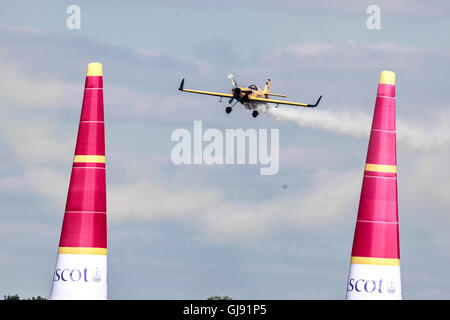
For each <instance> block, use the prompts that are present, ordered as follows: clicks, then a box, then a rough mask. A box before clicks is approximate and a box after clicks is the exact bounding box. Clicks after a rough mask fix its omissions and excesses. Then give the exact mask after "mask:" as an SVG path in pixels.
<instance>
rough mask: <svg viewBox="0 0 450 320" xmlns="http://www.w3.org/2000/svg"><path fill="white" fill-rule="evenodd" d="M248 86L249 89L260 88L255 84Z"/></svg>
mask: <svg viewBox="0 0 450 320" xmlns="http://www.w3.org/2000/svg"><path fill="white" fill-rule="evenodd" d="M248 88H249V89H252V90H259V89H258V87H257V86H255V85H254V84H252V85H250V86H248Z"/></svg>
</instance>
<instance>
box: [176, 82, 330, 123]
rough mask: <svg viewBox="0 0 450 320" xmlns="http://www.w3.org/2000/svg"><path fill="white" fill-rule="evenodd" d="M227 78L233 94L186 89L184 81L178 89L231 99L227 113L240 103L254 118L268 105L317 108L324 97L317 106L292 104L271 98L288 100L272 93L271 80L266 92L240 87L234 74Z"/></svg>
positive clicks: (251, 87) (265, 89)
mask: <svg viewBox="0 0 450 320" xmlns="http://www.w3.org/2000/svg"><path fill="white" fill-rule="evenodd" d="M227 78H228V79H229V80H230V82H231V84H232V86H233V88H232V89H231V93H220V92H211V91H201V90H192V89H185V88H184V79H183V80H181V83H180V87H179V88H178V90H180V91H184V92H191V93H197V94H205V95H210V96H217V97H220V101H222V98H229V100H228V102H227V107H226V108H225V112H226V113H230V112H231V111H232V109H233V107H234V106H235V105H236V103H238V102H240V103H241V104H242V105H243V106H244V107H245V109H247V110H253V112H252V116H253V118H256V117H257V116H258V114H259V112H260V111H261V109H260V108H259V106H261V105H265V106H266V109H267V108H268V106H267V104H268V103H273V104H276V107H278V105H280V104H284V105H290V106H298V107H307V108H314V107H317V105H318V104H319V102H320V99H322V96H320V97H319V99H317V102H316V103H315V104H307V103H300V102H291V101H284V100H276V99H271V98H270V96H274V97H282V98H286V96H285V95H284V94H277V93H271V92H270V79H268V80H267V82H266V86H265V87H264V90H261V89H260V88H259V87H258V86H256V85H254V84H252V85H250V86H248V87H247V88H246V87H238V86H237V83H236V79H235V78H234V76H233V75H232V74H230V75H228V76H227ZM234 100H236V101H235V102H234V103H233V101H234ZM232 103H233V104H232Z"/></svg>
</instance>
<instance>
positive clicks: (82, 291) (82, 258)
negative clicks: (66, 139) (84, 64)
mask: <svg viewBox="0 0 450 320" xmlns="http://www.w3.org/2000/svg"><path fill="white" fill-rule="evenodd" d="M105 171H106V168H105V127H104V115H103V73H102V65H101V64H100V63H97V62H94V63H90V64H89V65H88V69H87V74H86V82H85V89H84V97H83V105H82V108H81V116H80V124H79V128H78V137H77V144H76V148H75V156H74V158H73V166H72V174H71V177H70V184H69V191H68V194H67V202H66V210H65V213H64V221H63V224H62V230H61V238H60V241H59V248H58V258H57V261H56V267H55V272H54V274H53V286H52V291H51V295H50V299H55V300H56V299H83V300H88V299H99V300H100V299H106V298H107V255H106V254H107V246H106V176H105Z"/></svg>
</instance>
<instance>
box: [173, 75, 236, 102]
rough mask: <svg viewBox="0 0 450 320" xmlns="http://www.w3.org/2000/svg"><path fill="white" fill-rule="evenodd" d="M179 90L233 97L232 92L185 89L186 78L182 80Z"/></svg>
mask: <svg viewBox="0 0 450 320" xmlns="http://www.w3.org/2000/svg"><path fill="white" fill-rule="evenodd" d="M178 90H180V91H185V92H191V93H199V94H206V95H209V96H217V97H226V98H232V97H233V95H232V94H231V93H220V92H211V91H201V90H191V89H185V88H184V79H183V80H181V83H180V87H179V88H178Z"/></svg>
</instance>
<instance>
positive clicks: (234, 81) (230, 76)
mask: <svg viewBox="0 0 450 320" xmlns="http://www.w3.org/2000/svg"><path fill="white" fill-rule="evenodd" d="M227 78H228V80H230V82H231V84H232V85H233V87H235V88H237V84H236V79H235V78H234V76H233V75H232V74H229V75H228V76H227Z"/></svg>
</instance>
